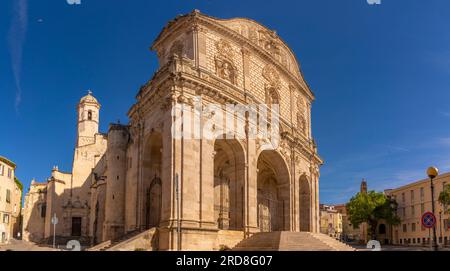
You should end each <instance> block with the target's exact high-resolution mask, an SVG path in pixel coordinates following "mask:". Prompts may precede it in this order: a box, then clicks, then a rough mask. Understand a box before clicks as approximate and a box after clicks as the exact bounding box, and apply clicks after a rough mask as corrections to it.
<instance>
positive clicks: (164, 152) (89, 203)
mask: <svg viewBox="0 0 450 271" xmlns="http://www.w3.org/2000/svg"><path fill="white" fill-rule="evenodd" d="M152 49H153V50H154V51H156V53H157V55H158V59H159V64H160V68H159V69H158V71H157V72H156V73H155V74H154V76H153V77H152V79H151V80H150V81H148V82H147V83H146V84H144V85H143V86H142V87H141V89H140V90H139V91H138V93H137V95H136V98H137V101H136V103H135V104H134V105H133V106H132V107H131V108H130V110H129V111H128V117H129V120H130V121H129V123H128V124H127V125H122V124H111V125H110V127H109V131H108V132H107V133H100V132H99V131H98V125H99V120H100V119H99V115H100V104H99V102H98V101H97V100H96V99H95V98H94V97H93V96H92V95H91V93H89V94H88V95H87V96H85V97H83V98H82V99H81V100H80V102H79V104H78V137H77V142H76V146H75V152H74V159H73V167H72V171H71V172H67V173H66V172H61V171H59V169H58V168H57V167H55V168H54V169H53V171H52V174H51V177H50V178H49V180H48V182H47V184H46V186H45V192H44V190H42V191H41V193H38V194H36V193H37V192H35V191H36V189H37V188H36V187H35V188H32V189H31V190H30V192H29V195H28V200H27V202H28V203H27V205H26V208H28V210H27V218H28V219H26V221H25V222H24V227H25V228H24V229H25V231H27V232H28V233H27V235H28V236H30V237H35V239H34V240H36V241H38V240H39V239H40V241H42V240H44V241H45V240H46V239H47V240H48V239H49V238H51V237H52V226H51V222H50V221H51V217H52V216H54V215H56V216H57V217H58V218H59V221H60V224H58V225H57V230H56V235H57V236H58V239H59V240H67V239H69V238H72V239H73V238H76V239H79V240H82V241H84V242H89V243H91V244H97V243H99V242H103V241H108V240H115V239H118V238H124V237H126V236H127V235H130V234H133V233H136V232H141V231H144V230H146V229H156V231H155V236H154V237H153V238H154V239H156V240H157V242H155V243H156V244H157V245H155V246H156V249H160V250H174V249H178V248H179V249H184V250H198V249H208V250H211V249H218V248H219V247H220V246H221V245H227V246H234V245H235V244H236V243H238V242H239V241H241V240H242V239H243V238H245V237H247V236H250V235H251V234H253V233H257V232H267V231H310V232H315V233H318V232H319V231H320V225H319V193H318V192H319V167H320V165H321V164H322V160H321V159H320V157H319V156H318V154H317V147H316V145H315V143H314V140H313V137H312V133H311V104H312V102H313V101H314V95H313V93H312V91H311V90H310V88H309V86H308V85H307V83H306V81H305V80H304V78H303V75H302V73H301V70H300V66H299V63H298V62H297V59H296V57H295V55H294V54H293V52H292V51H291V49H290V48H289V47H288V46H287V45H286V44H285V43H284V41H283V40H282V39H281V38H279V37H278V36H277V34H276V33H275V32H274V31H271V30H269V29H267V28H266V27H264V26H262V25H261V24H259V23H257V22H255V21H253V20H250V19H244V18H236V19H229V20H223V19H217V18H213V17H210V16H207V15H204V14H201V13H199V12H198V11H193V12H192V13H190V14H187V15H183V16H178V17H177V18H175V19H174V20H172V21H170V22H169V23H168V24H167V25H166V26H165V27H164V29H163V30H162V32H161V33H160V34H159V36H158V38H157V39H156V40H155V42H154V43H153V46H152ZM225 105H228V106H225ZM252 105H258V106H259V107H258V111H253V110H248V108H249V107H250V106H252ZM238 106H246V107H242V108H246V109H245V110H244V111H245V112H243V114H236V111H233V110H231V109H230V108H232V107H234V108H237V107H238ZM278 106H279V110H277V108H278ZM211 108H213V109H212V110H211ZM239 108H240V107H239ZM197 109H200V110H199V111H198V110H197ZM191 112H199V113H198V114H197V115H195V120H198V122H199V123H200V127H202V128H203V129H202V132H205V131H206V132H208V133H212V134H213V135H214V137H213V138H208V137H200V138H195V137H194V138H192V137H189V136H186V135H187V134H186V133H187V132H186V131H188V128H189V126H190V125H191V123H190V122H185V123H183V125H181V127H182V132H183V133H184V134H183V137H177V136H176V133H174V132H173V130H175V129H176V128H177V127H178V126H177V120H179V119H180V116H182V117H183V118H184V117H185V116H187V115H188V114H190V113H191ZM256 112H258V115H259V116H261V115H263V114H264V112H268V116H269V117H268V118H267V120H269V119H270V120H274V119H276V118H277V117H279V125H278V124H277V125H272V124H273V122H272V123H269V124H268V123H267V120H261V119H259V120H258V121H257V120H255V119H254V118H252V116H254V115H256ZM218 116H226V119H227V120H230V122H225V124H224V123H223V121H222V120H223V119H225V117H224V118H220V117H218ZM195 123H196V122H195ZM195 123H194V124H193V125H194V127H195V125H196V124H195ZM258 125H261V126H258ZM253 127H263V129H262V128H261V129H260V128H258V129H253ZM196 131H197V132H198V130H195V129H194V131H193V133H194V134H195V133H196ZM234 131H237V132H234ZM223 135H225V137H223ZM275 139H278V141H277V142H276V143H274V142H275V141H273V140H275ZM44 206H45V208H44ZM44 210H45V212H44ZM44 213H45V217H43V216H44ZM39 214H41V216H39ZM178 225H179V226H180V228H181V233H180V234H179V235H178V233H177V226H178ZM178 238H181V239H178Z"/></svg>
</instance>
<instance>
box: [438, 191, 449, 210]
mask: <svg viewBox="0 0 450 271" xmlns="http://www.w3.org/2000/svg"><path fill="white" fill-rule="evenodd" d="M439 203H441V204H442V205H443V206H444V208H445V209H446V210H445V212H447V213H449V209H448V207H449V206H450V185H449V184H448V185H446V186H445V189H444V191H442V192H441V193H440V194H439Z"/></svg>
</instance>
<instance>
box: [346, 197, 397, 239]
mask: <svg viewBox="0 0 450 271" xmlns="http://www.w3.org/2000/svg"><path fill="white" fill-rule="evenodd" d="M347 212H348V214H349V220H350V222H351V223H352V224H353V225H354V227H355V228H358V227H359V225H361V223H364V222H367V224H368V225H369V231H370V232H371V234H372V238H374V239H376V229H377V226H378V223H379V221H380V220H385V221H386V223H388V224H391V225H397V224H399V223H400V218H399V217H398V216H397V202H396V201H395V200H394V199H391V198H389V197H387V196H386V195H385V194H384V193H381V192H375V191H369V192H367V193H365V192H360V193H358V194H356V195H355V196H354V197H352V198H351V199H350V202H349V203H347Z"/></svg>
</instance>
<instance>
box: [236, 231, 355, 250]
mask: <svg viewBox="0 0 450 271" xmlns="http://www.w3.org/2000/svg"><path fill="white" fill-rule="evenodd" d="M233 250H238V251H275V250H278V251H353V250H354V249H353V248H352V247H350V246H348V245H346V244H344V243H341V242H339V241H338V240H335V239H333V238H331V237H329V236H327V235H324V234H316V233H310V232H267V233H256V234H254V235H252V236H251V237H249V238H247V239H244V240H242V241H241V242H239V243H238V244H237V245H236V246H235V247H234V248H233Z"/></svg>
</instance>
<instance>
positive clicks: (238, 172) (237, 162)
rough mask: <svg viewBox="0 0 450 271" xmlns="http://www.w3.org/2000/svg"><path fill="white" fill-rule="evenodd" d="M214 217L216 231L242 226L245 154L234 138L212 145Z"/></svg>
mask: <svg viewBox="0 0 450 271" xmlns="http://www.w3.org/2000/svg"><path fill="white" fill-rule="evenodd" d="M214 152H215V155H214V217H215V221H217V225H218V228H219V229H230V230H240V229H242V227H243V217H244V214H243V210H244V209H243V206H244V192H243V190H244V179H245V155H244V150H243V148H242V146H241V145H240V143H239V142H238V141H237V140H236V139H216V141H215V142H214Z"/></svg>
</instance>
